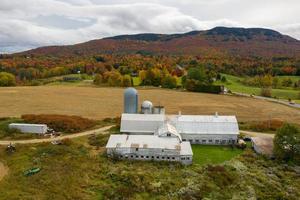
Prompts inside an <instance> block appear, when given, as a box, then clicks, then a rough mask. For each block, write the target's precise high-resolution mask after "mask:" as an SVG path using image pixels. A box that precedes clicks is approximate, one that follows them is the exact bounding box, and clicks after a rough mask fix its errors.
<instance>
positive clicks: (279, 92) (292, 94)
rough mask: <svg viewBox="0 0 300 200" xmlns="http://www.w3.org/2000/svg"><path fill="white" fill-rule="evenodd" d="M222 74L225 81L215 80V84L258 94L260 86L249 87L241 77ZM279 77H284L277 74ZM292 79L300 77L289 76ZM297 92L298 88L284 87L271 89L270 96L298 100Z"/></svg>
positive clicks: (233, 90)
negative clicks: (243, 82) (242, 81)
mask: <svg viewBox="0 0 300 200" xmlns="http://www.w3.org/2000/svg"><path fill="white" fill-rule="evenodd" d="M222 76H225V77H226V79H227V82H226V83H222V82H220V81H217V82H216V83H217V84H223V85H224V86H225V87H227V88H228V89H230V90H231V91H232V92H240V93H246V94H254V95H260V91H261V89H260V88H257V87H250V86H246V85H243V84H242V83H241V82H240V80H242V78H240V77H236V76H232V75H227V74H222ZM278 77H279V78H280V79H283V78H285V77H284V76H278ZM290 78H291V79H292V80H293V81H295V80H297V78H298V79H300V77H297V76H291V77H290ZM299 93H300V90H295V89H292V88H285V89H272V96H273V97H277V98H280V99H285V100H287V99H289V98H290V99H292V100H296V99H298V100H299Z"/></svg>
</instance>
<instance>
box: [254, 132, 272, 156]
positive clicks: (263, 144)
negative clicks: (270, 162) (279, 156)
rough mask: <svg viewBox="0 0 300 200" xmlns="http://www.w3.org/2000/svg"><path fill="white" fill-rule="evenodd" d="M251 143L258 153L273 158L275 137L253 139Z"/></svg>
mask: <svg viewBox="0 0 300 200" xmlns="http://www.w3.org/2000/svg"><path fill="white" fill-rule="evenodd" d="M251 142H252V147H253V149H254V151H255V152H256V153H258V154H262V155H266V156H269V157H272V156H273V148H274V144H273V137H267V136H265V137H264V136H259V137H251Z"/></svg>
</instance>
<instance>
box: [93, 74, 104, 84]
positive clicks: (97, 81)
mask: <svg viewBox="0 0 300 200" xmlns="http://www.w3.org/2000/svg"><path fill="white" fill-rule="evenodd" d="M102 82H103V77H102V75H101V74H97V75H96V76H95V78H94V84H95V85H101V84H102Z"/></svg>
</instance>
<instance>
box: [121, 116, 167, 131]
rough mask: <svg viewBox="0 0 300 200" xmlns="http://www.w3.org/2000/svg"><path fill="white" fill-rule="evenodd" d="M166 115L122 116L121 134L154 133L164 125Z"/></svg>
mask: <svg viewBox="0 0 300 200" xmlns="http://www.w3.org/2000/svg"><path fill="white" fill-rule="evenodd" d="M164 121H165V115H160V114H125V113H124V114H122V118H121V129H120V130H121V132H123V133H154V132H155V131H157V130H158V128H159V127H161V126H162V125H163V123H164Z"/></svg>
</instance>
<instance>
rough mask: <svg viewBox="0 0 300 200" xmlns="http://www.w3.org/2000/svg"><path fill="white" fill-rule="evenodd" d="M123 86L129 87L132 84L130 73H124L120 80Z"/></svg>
mask: <svg viewBox="0 0 300 200" xmlns="http://www.w3.org/2000/svg"><path fill="white" fill-rule="evenodd" d="M122 86H123V87H131V86H132V78H131V76H130V75H128V74H127V75H124V76H123V80H122Z"/></svg>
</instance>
